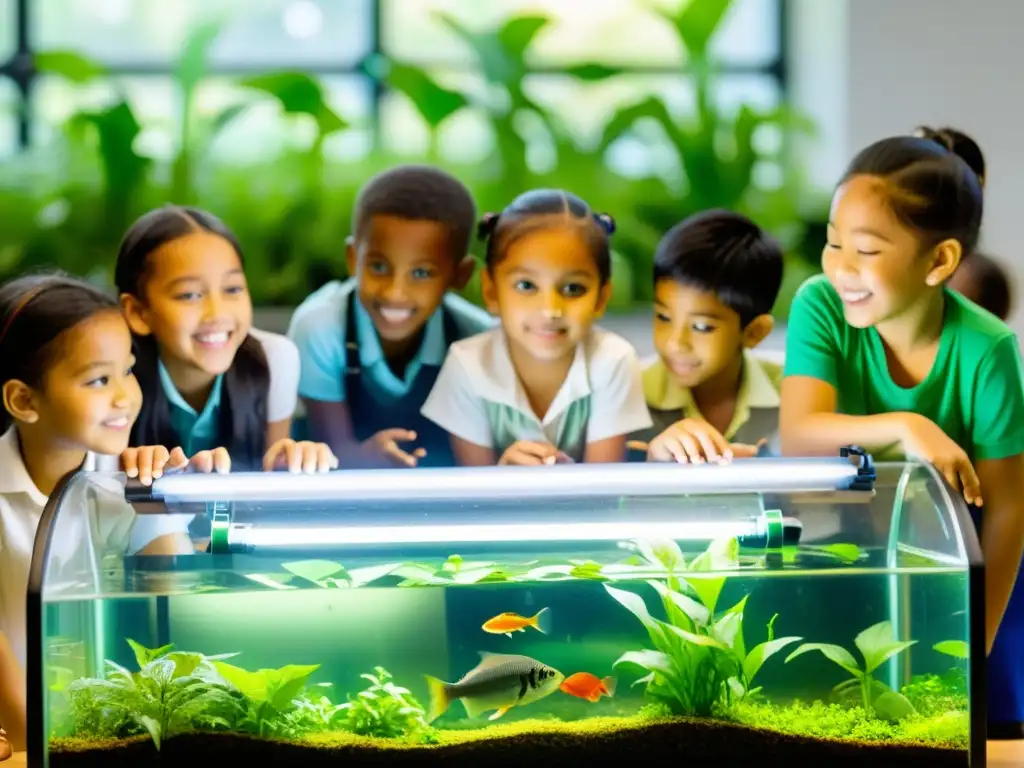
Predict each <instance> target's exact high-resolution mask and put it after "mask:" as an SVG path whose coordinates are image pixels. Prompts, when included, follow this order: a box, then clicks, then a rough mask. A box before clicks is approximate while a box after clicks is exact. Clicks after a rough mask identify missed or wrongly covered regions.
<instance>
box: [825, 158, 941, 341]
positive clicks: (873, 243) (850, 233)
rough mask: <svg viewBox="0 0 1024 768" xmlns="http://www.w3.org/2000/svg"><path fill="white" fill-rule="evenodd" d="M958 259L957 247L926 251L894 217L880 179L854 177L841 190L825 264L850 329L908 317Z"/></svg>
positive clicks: (832, 214)
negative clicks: (910, 311)
mask: <svg viewBox="0 0 1024 768" xmlns="http://www.w3.org/2000/svg"><path fill="white" fill-rule="evenodd" d="M959 256H960V254H959V244H957V243H955V242H953V241H946V242H944V243H940V244H939V245H938V246H936V247H935V248H923V247H922V243H921V241H920V239H919V238H918V236H917V234H916V233H915V232H913V231H912V230H910V229H909V228H907V227H906V226H905V225H904V224H903V223H902V222H900V221H899V220H898V219H897V218H896V216H895V215H894V214H893V212H892V209H891V207H890V206H889V205H888V204H887V201H886V197H885V187H884V182H883V181H881V180H880V179H878V178H876V177H873V176H853V177H852V178H850V179H849V180H848V181H847V182H846V183H844V184H843V185H842V186H840V187H839V189H837V190H836V193H835V196H834V197H833V199H832V209H831V212H830V216H829V224H828V241H827V242H826V244H825V249H824V251H823V253H822V259H821V262H822V269H823V271H824V272H825V274H826V275H827V276H828V279H829V282H831V283H832V286H833V287H834V288H835V289H836V292H837V293H838V294H839V297H840V299H842V302H843V312H844V315H845V317H846V321H847V322H848V323H849V324H850V325H852V326H854V327H856V328H868V327H871V326H875V325H878V324H880V323H885V322H887V321H889V320H891V319H894V318H898V317H900V316H902V315H904V314H905V313H906V312H907V311H908V310H910V309H912V308H913V307H914V306H915V305H917V304H918V303H920V302H921V301H922V300H924V299H926V297H927V296H928V294H929V293H930V292H929V289H930V288H935V287H937V286H940V285H941V284H942V283H943V282H944V281H945V280H946V279H947V278H948V277H949V276H950V275H951V274H952V272H953V270H954V269H955V268H956V264H957V263H958V262H959Z"/></svg>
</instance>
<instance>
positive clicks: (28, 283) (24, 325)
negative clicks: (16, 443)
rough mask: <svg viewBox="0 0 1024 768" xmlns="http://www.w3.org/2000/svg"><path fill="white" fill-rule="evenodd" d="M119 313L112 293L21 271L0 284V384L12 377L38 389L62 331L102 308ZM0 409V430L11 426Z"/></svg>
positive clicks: (61, 339)
mask: <svg viewBox="0 0 1024 768" xmlns="http://www.w3.org/2000/svg"><path fill="white" fill-rule="evenodd" d="M110 311H118V305H117V302H116V301H115V300H114V298H113V297H112V296H109V295H108V294H106V293H104V292H103V291H101V290H100V289H99V288H96V287H95V286H93V285H90V284H89V283H87V282H85V281H83V280H80V279H78V278H74V277H71V276H69V275H66V274H64V273H63V272H46V273H39V274H33V275H25V276H22V277H18V278H16V279H14V280H10V281H8V282H6V283H4V284H3V285H0V386H3V385H4V384H6V383H7V382H8V381H11V380H12V379H17V380H18V381H21V382H23V383H25V384H27V385H28V386H30V387H32V388H33V389H39V388H40V387H41V386H42V384H43V380H44V378H45V377H46V372H47V371H48V370H49V368H50V366H51V365H52V364H53V362H54V360H56V359H58V358H59V357H60V354H61V351H62V349H63V344H64V341H65V340H66V334H67V332H68V331H70V330H71V329H72V328H74V327H75V326H77V325H78V324H79V323H83V322H85V321H86V320H89V319H90V318H92V317H93V316H95V315H97V314H99V313H101V312H110ZM11 421H12V419H11V415H10V414H9V413H8V412H7V409H6V408H0V432H5V431H7V429H8V427H10V425H11Z"/></svg>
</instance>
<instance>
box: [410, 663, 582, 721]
mask: <svg viewBox="0 0 1024 768" xmlns="http://www.w3.org/2000/svg"><path fill="white" fill-rule="evenodd" d="M424 677H425V678H426V681H427V686H428V687H429V689H430V706H429V708H428V710H427V722H428V723H432V722H434V720H436V719H437V718H439V717H440V716H441V715H443V714H444V713H445V711H447V709H448V707H449V705H450V704H451V703H452V702H453V701H454V700H455V699H460V700H461V701H462V705H463V706H464V707H465V708H466V716H467V717H476V716H477V715H480V714H483V713H484V712H487V711H488V710H491V709H494V710H497V711H496V712H495V713H494V714H493V715H491V716H490V718H488V719H490V720H497V719H498V718H499V717H501V716H502V715H504V714H505V713H506V712H508V711H509V710H510V709H512V707H516V706H523V705H525V704H531V703H533V702H535V701H539V700H540V699H543V698H544V697H545V696H548V695H550V694H552V693H554V692H555V691H557V690H558V686H559V685H560V684H561V682H562V680H563V679H565V676H564V675H563V674H562V673H561V672H559V671H558V670H557V669H552V668H551V667H549V666H547V665H546V664H541V663H540V662H539V661H537V660H536V659H531V658H530V657H529V656H512V655H508V654H504V653H487V652H486V651H480V663H479V664H477V665H476V667H474V668H473V669H471V670H470V671H469V672H467V673H466V674H465V675H464V676H463V677H462V679H461V680H459V681H458V682H457V683H446V682H444V681H443V680H438V679H437V678H436V677H431V676H430V675H424Z"/></svg>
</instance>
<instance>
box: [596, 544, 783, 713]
mask: <svg viewBox="0 0 1024 768" xmlns="http://www.w3.org/2000/svg"><path fill="white" fill-rule="evenodd" d="M638 546H639V548H640V551H641V553H642V554H643V556H644V557H645V558H649V559H652V560H656V561H657V562H659V563H660V564H661V565H662V566H663V567H664V568H665V569H666V570H667V571H668V573H669V577H668V579H667V582H661V581H655V580H650V581H648V582H647V583H648V584H649V585H650V586H651V587H652V588H653V589H654V590H655V591H656V592H657V593H658V595H659V596H660V597H661V601H662V606H663V607H664V610H665V615H666V619H667V620H666V621H662V620H661V619H657V618H655V617H653V616H651V614H650V613H649V611H648V609H647V605H646V603H645V602H644V600H643V598H642V597H640V596H639V595H636V594H633V593H632V592H627V591H625V590H621V589H616V588H614V587H612V586H609V585H607V584H605V585H604V588H605V590H607V592H608V594H609V595H611V596H612V597H613V598H614V599H615V600H616V601H617V602H618V603H619V604H620V605H622V606H623V607H624V608H626V609H627V610H628V611H629V612H630V613H632V614H633V615H634V616H636V618H637V619H639V621H640V623H641V624H643V626H644V628H645V629H646V630H647V633H648V635H649V636H650V639H651V643H652V644H653V646H654V648H653V649H645V650H640V651H628V652H626V653H624V654H623V655H622V656H620V657H619V659H618V660H617V661H616V662H615V664H614V666H619V665H621V664H632V665H634V666H637V667H640V668H641V669H643V670H645V671H646V672H647V674H646V675H645V676H644V677H642V678H640V679H639V680H637V681H636V683H634V685H637V684H646V685H647V689H646V692H647V695H648V696H649V697H651V698H652V699H654V700H655V701H658V702H662V703H664V704H665V705H667V707H668V709H669V711H670V712H672V714H675V715H694V716H703V717H708V716H711V715H715V714H721V713H723V712H724V711H725V710H728V708H729V707H730V706H731V705H732V703H733V702H734V701H737V700H741V699H743V698H745V697H747V696H751V695H754V694H756V693H758V692H759V691H760V689H759V688H756V687H754V686H753V681H754V678H755V676H756V675H757V673H758V671H759V670H760V669H761V667H762V665H763V664H764V663H765V661H767V660H768V659H769V658H770V657H771V656H773V655H774V654H776V653H778V652H779V651H780V650H782V649H783V648H785V647H786V646H787V645H790V644H792V643H795V642H799V641H800V640H801V638H799V637H782V638H776V637H775V636H774V624H775V619H776V618H777V616H774V617H772V620H771V621H770V622H769V623H768V638H767V639H766V640H765V641H764V642H762V643H760V644H758V645H756V646H754V647H753V648H751V649H750V651H749V652H748V651H747V650H746V644H745V639H744V632H743V616H744V609H745V607H746V603H747V599H748V597H749V596H744V597H743V598H742V599H741V600H740V601H739V602H738V603H736V604H735V605H734V606H732V607H731V608H729V609H728V610H726V611H725V612H723V613H722V614H721V615H718V616H716V614H715V608H716V607H717V604H718V599H719V597H720V595H721V592H722V589H723V587H724V586H725V582H726V578H727V577H726V576H698V575H697V574H698V573H700V572H712V571H727V570H730V569H732V568H735V565H736V563H737V562H738V549H739V544H738V542H737V540H736V539H735V538H733V539H723V540H720V541H715V542H712V544H711V545H710V546H709V547H708V549H707V550H705V551H704V552H703V553H701V554H700V555H699V556H698V557H696V558H695V559H694V560H693V561H692V562H691V563H690V564H689V565H687V564H686V562H685V559H684V557H683V554H682V552H681V551H680V549H679V547H678V545H677V544H676V543H675V542H674V541H670V540H665V541H658V542H638ZM687 573H688V574H690V575H689V576H686V575H683V574H687Z"/></svg>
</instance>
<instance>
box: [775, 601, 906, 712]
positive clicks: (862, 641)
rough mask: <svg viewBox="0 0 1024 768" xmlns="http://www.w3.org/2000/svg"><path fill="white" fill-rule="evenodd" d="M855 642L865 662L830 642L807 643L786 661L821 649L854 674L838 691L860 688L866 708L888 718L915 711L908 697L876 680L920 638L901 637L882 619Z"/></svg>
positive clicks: (843, 691)
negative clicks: (880, 669) (882, 669)
mask: <svg viewBox="0 0 1024 768" xmlns="http://www.w3.org/2000/svg"><path fill="white" fill-rule="evenodd" d="M853 642H854V644H855V645H856V646H857V649H858V650H859V651H860V653H861V655H862V656H863V658H864V663H863V664H861V663H860V662H858V661H857V659H855V658H854V656H853V654H852V653H850V652H849V651H848V650H846V649H845V648H843V646H841V645H832V644H830V643H804V644H803V645H801V646H800V647H799V648H797V649H796V650H795V651H793V652H792V653H791V654H789V656H788V657H787V658H786V663H787V664H788V663H789V662H791V661H792V660H793V659H795V658H797V657H799V656H802V655H803V654H805V653H810V652H811V651H820V652H821V653H822V655H824V656H825V658H826V659H828V660H829V661H831V662H833V663H834V664H836V665H838V666H839V667H841V668H842V669H844V670H846V671H847V672H848V673H850V675H852V676H853V677H852V679H850V680H846V681H844V682H842V683H840V684H839V685H837V686H836V687H835V688H834V689H833V692H834V693H835V694H837V695H842V694H843V693H845V692H847V691H849V690H850V689H852V688H857V687H859V688H860V695H861V703H862V705H863V708H864V711H865V712H868V713H874V714H875V715H877V716H878V717H881V718H883V719H885V720H901V719H903V718H905V717H907V716H909V715H911V714H914V712H915V710H914V707H913V705H912V704H911V703H910V701H909V700H908V699H907V697H906V696H904V695H903V694H901V693H898V692H896V691H893V690H892V689H891V688H889V686H887V685H885V684H884V683H882V682H881V681H880V680H876V679H875V677H874V671H875V670H876V669H878V667H880V666H881V665H882V664H884V663H885V662H886V661H888V660H889V659H891V658H892V657H893V656H896V655H897V654H899V653H902V652H903V651H905V650H907V649H908V648H910V647H911V646H912V645H915V644H916V643H917V641H916V640H897V639H896V635H895V632H894V631H893V628H892V622H890V621H880V622H879V623H877V624H874V625H872V626H870V627H868V628H867V629H865V630H864V631H863V632H861V633H860V634H858V635H857V637H855V638H854V640H853ZM876 690H880V691H881V693H879V694H877V695H876Z"/></svg>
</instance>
